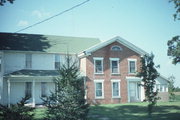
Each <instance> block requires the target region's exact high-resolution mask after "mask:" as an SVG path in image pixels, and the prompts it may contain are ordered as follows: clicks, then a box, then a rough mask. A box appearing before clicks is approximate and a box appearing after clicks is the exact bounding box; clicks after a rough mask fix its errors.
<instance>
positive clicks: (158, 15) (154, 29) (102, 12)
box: [0, 0, 180, 86]
mask: <svg viewBox="0 0 180 120" xmlns="http://www.w3.org/2000/svg"><path fill="white" fill-rule="evenodd" d="M83 1H85V0H46V1H44V0H36V1H35V0H34V1H32V0H15V2H14V4H12V5H11V4H9V3H6V4H5V5H4V6H2V7H1V6H0V16H1V19H0V23H1V24H0V32H15V31H17V30H20V29H22V28H24V27H27V26H29V25H32V24H34V23H36V22H39V21H41V20H43V19H45V18H48V17H50V16H52V15H55V14H57V13H59V12H62V11H64V10H66V9H68V8H70V7H72V6H74V5H76V4H79V3H81V2H83ZM168 1H169V0H90V1H89V2H87V3H86V4H84V5H83V6H80V7H78V8H76V9H74V10H72V11H69V12H67V13H65V14H62V15H60V16H58V17H55V18H53V19H51V20H49V21H46V22H44V23H42V24H39V25H37V26H35V27H32V28H30V29H27V30H24V31H22V33H35V34H48V35H60V36H78V37H95V38H100V39H101V40H102V41H103V40H108V39H111V38H113V37H115V36H120V37H122V38H124V39H126V40H128V41H129V42H131V43H133V44H135V45H136V46H138V47H140V48H142V49H144V50H145V51H146V52H149V53H150V52H153V53H154V54H155V63H156V64H160V66H161V67H160V69H159V72H160V73H161V74H162V75H163V76H165V77H169V76H170V75H172V74H173V75H174V76H175V77H176V80H175V86H180V65H179V64H178V65H176V66H175V65H172V64H171V59H169V57H168V56H167V41H168V40H170V39H171V38H172V37H173V36H175V35H180V21H174V19H173V17H172V14H173V13H174V12H175V9H174V6H173V4H170V3H169V2H168Z"/></svg>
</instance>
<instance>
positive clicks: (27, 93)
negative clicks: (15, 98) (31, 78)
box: [25, 82, 32, 98]
mask: <svg viewBox="0 0 180 120" xmlns="http://www.w3.org/2000/svg"><path fill="white" fill-rule="evenodd" d="M25 97H29V98H31V97H32V82H26V88H25Z"/></svg>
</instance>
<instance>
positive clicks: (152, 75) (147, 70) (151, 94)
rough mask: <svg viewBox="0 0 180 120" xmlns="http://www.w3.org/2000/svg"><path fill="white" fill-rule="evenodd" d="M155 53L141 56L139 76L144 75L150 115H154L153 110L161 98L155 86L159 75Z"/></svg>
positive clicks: (143, 79)
mask: <svg viewBox="0 0 180 120" xmlns="http://www.w3.org/2000/svg"><path fill="white" fill-rule="evenodd" d="M153 59H154V55H153V54H150V55H144V56H143V57H142V58H141V64H142V66H141V71H140V72H139V73H138V75H137V76H138V77H142V81H143V85H142V86H144V90H145V97H146V100H147V101H148V102H149V104H148V115H149V117H151V116H152V110H153V107H154V106H155V104H156V103H157V100H158V99H160V98H159V97H157V94H158V90H156V91H154V87H155V84H156V81H155V79H156V78H157V77H158V76H159V73H158V72H157V70H156V68H155V66H154V62H153Z"/></svg>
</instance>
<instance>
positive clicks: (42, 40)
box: [0, 33, 100, 54]
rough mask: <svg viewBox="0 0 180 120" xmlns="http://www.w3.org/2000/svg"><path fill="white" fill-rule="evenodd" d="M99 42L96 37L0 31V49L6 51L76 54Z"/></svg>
mask: <svg viewBox="0 0 180 120" xmlns="http://www.w3.org/2000/svg"><path fill="white" fill-rule="evenodd" d="M99 42H100V40H99V39H97V38H83V37H65V36H54V35H40V34H21V33H0V50H8V51H38V52H47V53H65V54H66V53H67V51H68V53H69V54H77V53H79V52H81V51H83V50H85V49H87V48H89V47H91V46H93V45H95V44H97V43H99Z"/></svg>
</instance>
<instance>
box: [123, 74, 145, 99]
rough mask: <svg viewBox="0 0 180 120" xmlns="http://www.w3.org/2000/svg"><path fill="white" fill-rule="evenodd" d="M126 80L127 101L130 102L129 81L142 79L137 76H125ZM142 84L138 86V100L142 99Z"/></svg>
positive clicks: (139, 81)
mask: <svg viewBox="0 0 180 120" xmlns="http://www.w3.org/2000/svg"><path fill="white" fill-rule="evenodd" d="M126 80H127V93H128V94H127V96H128V102H131V100H130V88H129V84H130V82H135V83H142V79H141V78H139V77H126ZM142 92H143V91H142V86H140V88H139V101H142V97H143V96H142Z"/></svg>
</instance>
